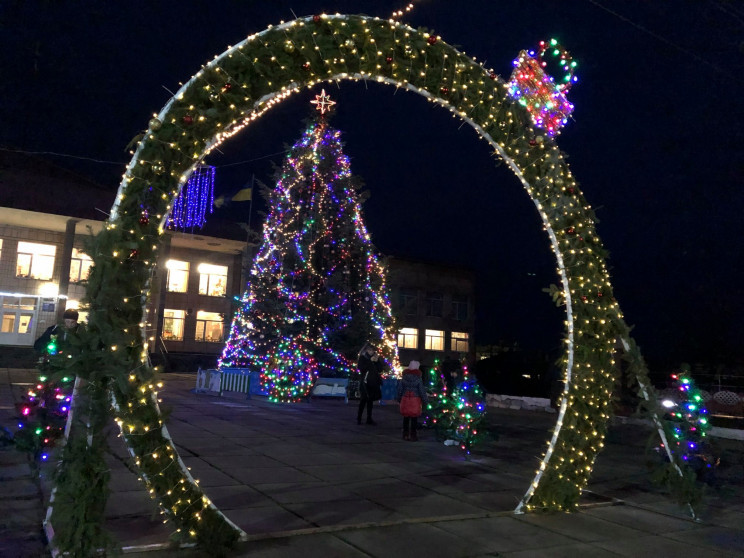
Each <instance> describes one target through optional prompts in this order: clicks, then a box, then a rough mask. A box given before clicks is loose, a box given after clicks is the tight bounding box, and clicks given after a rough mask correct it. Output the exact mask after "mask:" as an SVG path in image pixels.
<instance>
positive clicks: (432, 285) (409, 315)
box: [386, 257, 475, 367]
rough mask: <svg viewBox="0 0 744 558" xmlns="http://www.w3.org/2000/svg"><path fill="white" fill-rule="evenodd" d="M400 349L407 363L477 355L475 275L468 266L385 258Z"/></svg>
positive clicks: (467, 358) (424, 363)
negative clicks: (461, 266) (465, 267)
mask: <svg viewBox="0 0 744 558" xmlns="http://www.w3.org/2000/svg"><path fill="white" fill-rule="evenodd" d="M386 263H387V266H388V287H389V290H390V298H391V304H392V307H393V315H394V316H395V318H396V320H397V322H398V350H399V353H400V359H401V363H402V364H403V365H404V366H406V365H408V363H409V362H410V361H411V360H418V361H419V362H420V363H421V365H422V367H431V366H433V365H434V362H435V361H436V360H439V361H440V362H441V361H442V360H443V359H444V358H445V357H451V358H454V359H457V360H460V361H465V362H472V361H473V360H474V359H475V275H474V273H473V272H472V271H471V270H469V269H463V268H460V267H452V266H448V265H443V264H438V263H433V262H422V261H417V260H411V259H403V258H397V257H388V258H386Z"/></svg>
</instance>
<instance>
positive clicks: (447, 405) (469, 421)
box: [425, 361, 486, 458]
mask: <svg viewBox="0 0 744 558" xmlns="http://www.w3.org/2000/svg"><path fill="white" fill-rule="evenodd" d="M438 364H439V361H435V362H434V368H433V369H432V374H431V376H430V380H429V390H430V392H431V394H432V396H431V397H430V398H429V402H428V403H427V406H426V419H425V422H426V424H427V425H429V426H432V427H434V429H435V430H436V432H437V437H438V438H439V439H442V440H444V441H445V443H447V442H448V441H452V442H455V443H457V444H458V445H459V447H460V449H461V450H462V451H463V452H464V453H465V456H466V458H467V456H469V455H470V451H471V449H472V448H473V447H474V446H475V445H477V444H479V443H481V442H482V441H483V440H484V438H485V436H486V428H485V427H482V426H483V421H484V420H485V417H486V402H485V397H484V396H483V390H482V389H481V387H480V385H478V382H477V381H475V380H473V379H471V378H470V373H469V371H468V367H467V366H464V367H463V368H462V379H461V380H460V381H459V382H458V384H457V385H455V386H452V389H451V390H450V389H449V388H448V382H447V379H446V378H445V377H444V375H443V374H442V373H440V374H438V375H437V367H438Z"/></svg>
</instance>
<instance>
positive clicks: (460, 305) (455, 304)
mask: <svg viewBox="0 0 744 558" xmlns="http://www.w3.org/2000/svg"><path fill="white" fill-rule="evenodd" d="M468 306H469V302H468V297H467V296H462V297H460V296H453V297H452V317H453V318H454V319H455V320H456V321H458V322H464V321H466V320H467V319H468V314H469V311H468ZM460 310H462V314H460Z"/></svg>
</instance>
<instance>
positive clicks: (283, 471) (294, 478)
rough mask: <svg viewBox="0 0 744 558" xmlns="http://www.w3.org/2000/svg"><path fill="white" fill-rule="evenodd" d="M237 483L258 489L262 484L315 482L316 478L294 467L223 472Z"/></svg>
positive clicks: (228, 470)
mask: <svg viewBox="0 0 744 558" xmlns="http://www.w3.org/2000/svg"><path fill="white" fill-rule="evenodd" d="M225 472H226V473H227V474H229V475H230V476H231V477H232V478H234V479H236V480H238V481H239V482H242V483H246V484H249V485H250V486H254V487H258V486H261V485H262V484H275V483H304V482H315V481H317V480H319V479H318V478H317V477H314V476H312V475H309V474H307V473H304V472H302V471H300V470H299V469H295V468H294V467H260V468H255V469H227V470H226V471H225Z"/></svg>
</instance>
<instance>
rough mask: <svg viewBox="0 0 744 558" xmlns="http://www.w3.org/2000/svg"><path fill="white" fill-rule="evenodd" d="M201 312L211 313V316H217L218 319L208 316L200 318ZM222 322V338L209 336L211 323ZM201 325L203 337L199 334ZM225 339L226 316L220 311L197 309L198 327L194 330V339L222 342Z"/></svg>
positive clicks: (202, 341)
mask: <svg viewBox="0 0 744 558" xmlns="http://www.w3.org/2000/svg"><path fill="white" fill-rule="evenodd" d="M200 314H202V315H203V314H209V315H210V316H217V319H213V320H209V319H206V318H200V316H199V315H200ZM215 323H219V324H220V338H219V339H217V340H214V339H208V338H207V327H209V324H215ZM200 327H201V337H200V336H199V328H200ZM224 339H225V317H224V315H222V314H220V313H219V312H207V311H206V310H197V312H196V329H195V330H194V341H199V342H201V343H222V342H223V340H224Z"/></svg>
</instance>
